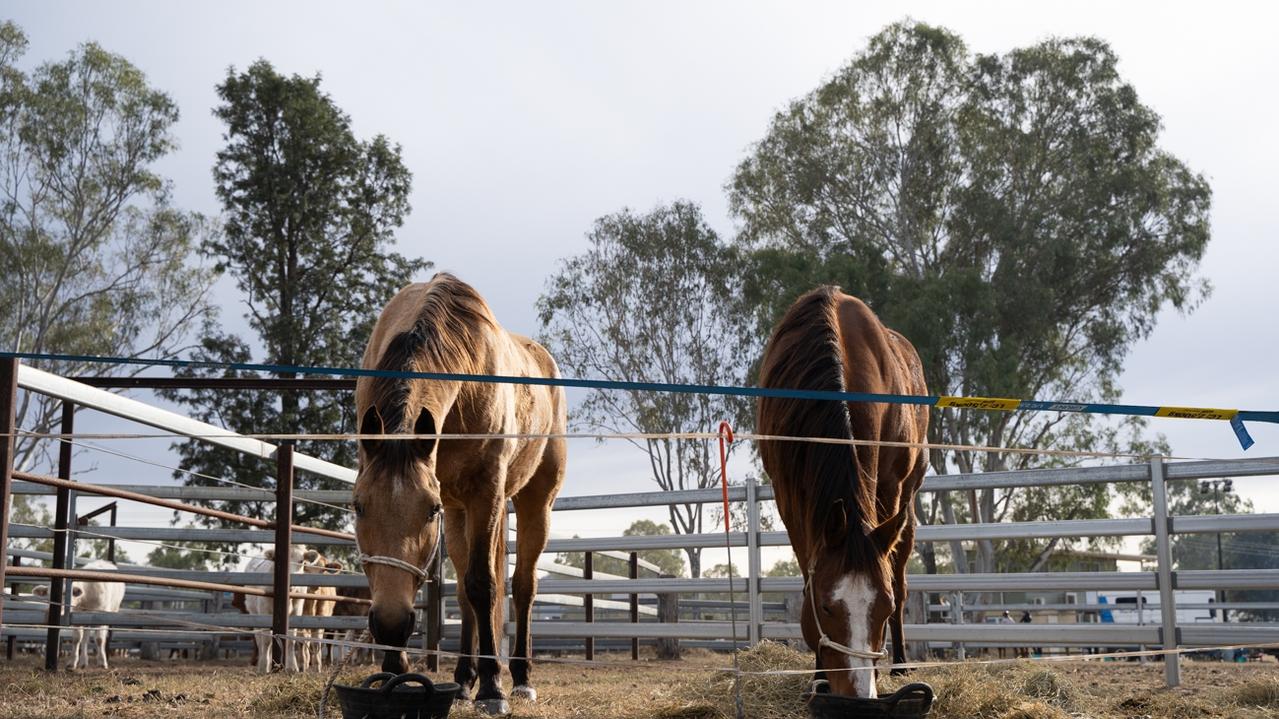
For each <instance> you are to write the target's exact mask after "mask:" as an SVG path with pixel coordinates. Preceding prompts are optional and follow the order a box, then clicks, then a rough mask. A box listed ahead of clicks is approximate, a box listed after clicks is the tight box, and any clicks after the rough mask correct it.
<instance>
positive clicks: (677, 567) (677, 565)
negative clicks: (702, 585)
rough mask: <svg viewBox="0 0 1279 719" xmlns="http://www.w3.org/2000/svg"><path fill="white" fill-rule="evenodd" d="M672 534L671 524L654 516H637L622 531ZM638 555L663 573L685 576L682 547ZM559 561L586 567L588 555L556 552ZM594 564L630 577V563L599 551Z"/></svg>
mask: <svg viewBox="0 0 1279 719" xmlns="http://www.w3.org/2000/svg"><path fill="white" fill-rule="evenodd" d="M670 533H671V527H670V525H669V524H666V523H665V522H662V523H658V522H654V521H653V520H651V519H637V520H635V521H634V522H632V523H631V526H629V527H627V528H626V530H625V531H623V532H622V536H624V537H664V536H667V535H669V534H670ZM636 554H638V555H639V558H640V559H642V560H644V561H646V562H650V563H652V564H655V565H657V566H658V567H660V568H661V572H662V574H668V575H670V576H672V577H682V576H684V560H683V558H681V557H680V555H679V550H676V549H647V550H644V551H642V552H637V553H636ZM555 561H556V563H558V564H564V565H567V566H570V567H578V568H582V567H585V566H586V555H585V554H584V553H582V552H564V553H562V554H558V555H556V557H555ZM591 567H592V569H594V571H597V572H602V573H605V574H616V575H618V576H621V577H625V576H627V572H628V571H630V570H629V568H628V567H627V566H626V562H624V561H622V560H621V559H617V558H615V557H609V556H605V555H603V554H596V555H595V556H594V557H592V558H591Z"/></svg>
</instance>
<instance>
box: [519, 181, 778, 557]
mask: <svg viewBox="0 0 1279 719" xmlns="http://www.w3.org/2000/svg"><path fill="white" fill-rule="evenodd" d="M587 240H588V243H589V246H588V248H587V250H586V251H585V252H584V253H582V254H580V255H577V256H575V257H571V258H569V259H567V260H564V261H563V262H562V263H561V264H560V267H559V269H558V271H557V272H556V273H555V274H554V275H553V276H552V277H551V278H550V279H549V280H548V282H547V288H546V291H545V292H544V294H543V295H542V296H541V297H540V298H539V299H538V304H537V306H538V311H539V313H540V317H541V322H542V329H543V336H544V341H545V343H546V346H547V348H548V349H549V350H550V351H551V354H552V355H553V356H554V357H555V358H556V361H557V362H559V365H560V368H561V370H563V371H564V373H565V374H569V375H572V376H578V377H590V378H595V379H605V380H629V381H650V382H667V383H675V384H741V383H742V382H743V381H744V380H745V378H746V371H747V368H748V366H749V364H750V361H751V360H752V359H753V358H752V357H751V356H750V355H749V354H747V353H745V352H742V351H740V349H739V347H738V344H739V337H740V336H741V333H742V332H743V331H744V327H743V324H742V322H741V320H740V317H741V315H740V314H739V313H737V312H735V311H733V310H734V301H733V297H734V295H733V292H734V289H735V288H734V284H733V278H734V276H735V275H734V262H733V257H732V253H731V251H730V250H729V248H728V247H726V246H725V245H724V243H722V242H721V241H720V239H719V236H718V235H717V234H716V233H715V231H714V230H712V229H711V228H710V226H709V225H707V224H706V222H705V220H703V219H702V215H701V211H700V209H699V208H698V207H697V206H696V205H693V204H691V203H688V202H675V203H673V204H670V205H665V206H661V207H657V208H656V209H654V210H652V211H651V212H648V213H644V214H637V213H635V212H632V211H630V210H622V211H621V212H618V213H615V214H612V215H607V216H605V217H602V218H600V219H599V220H597V221H596V222H595V227H594V228H593V229H592V230H591V232H590V234H589V235H588V236H587ZM750 411H751V404H750V403H749V402H745V401H743V400H742V399H741V398H736V397H724V396H719V395H712V394H680V393H668V392H646V391H635V390H592V391H591V392H589V393H588V394H587V395H586V397H585V398H584V399H583V400H582V401H581V402H579V403H578V404H577V405H576V407H575V408H574V410H573V412H572V413H571V415H572V417H571V421H572V423H573V425H574V427H575V428H577V429H580V430H587V431H600V432H608V433H617V434H653V433H657V434H672V433H681V432H713V431H715V428H716V427H717V426H718V425H719V423H720V422H721V421H722V420H728V421H730V422H732V423H733V424H734V425H735V426H741V423H742V422H744V421H748V420H747V418H748V417H749V416H750ZM625 441H627V442H629V443H630V444H631V445H632V446H634V447H636V448H638V449H639V450H640V451H641V452H642V453H643V454H644V456H645V457H646V458H647V459H648V468H649V471H650V474H651V477H652V479H653V481H654V482H656V483H657V485H658V486H659V487H661V488H662V489H663V490H667V491H671V490H681V489H705V488H708V487H714V486H716V485H717V484H718V483H719V480H720V466H719V449H718V446H717V445H716V444H715V443H714V442H713V441H707V440H704V439H696V440H687V439H671V438H639V437H635V438H628V439H626V440H625ZM703 519H704V517H703V511H702V506H701V505H700V504H676V505H671V507H670V520H671V526H672V527H674V529H675V532H676V533H680V534H696V533H700V532H701V531H702V526H703ZM685 551H686V553H687V555H688V562H689V571H690V573H691V575H692V576H694V577H697V576H700V575H701V551H700V550H699V549H696V548H690V549H687V550H685Z"/></svg>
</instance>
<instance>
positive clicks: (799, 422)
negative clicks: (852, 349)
mask: <svg viewBox="0 0 1279 719" xmlns="http://www.w3.org/2000/svg"><path fill="white" fill-rule="evenodd" d="M840 295H841V292H840V290H839V288H838V287H833V286H823V287H819V288H817V289H815V290H812V291H810V292H808V293H807V294H805V295H804V296H803V297H801V298H800V299H799V300H797V301H796V302H795V304H794V305H792V306H791V308H790V309H789V310H788V311H787V313H786V315H785V316H784V317H783V318H782V320H781V322H779V323H778V324H777V327H776V328H775V329H774V330H773V336H772V338H771V339H770V340H769V344H768V347H769V349H768V352H767V353H766V356H765V358H764V363H763V365H762V366H761V367H760V386H762V387H770V388H784V389H805V390H824V391H831V392H843V391H845V388H846V385H845V380H844V376H845V375H844V370H845V368H844V356H845V355H844V348H843V344H842V341H841V336H840V332H839V323H838V321H837V318H836V309H837V306H838V303H839V298H840ZM757 426H758V431H759V432H760V434H766V435H769V434H771V435H781V436H790V437H828V438H832V439H850V438H852V436H853V431H852V424H851V421H850V418H849V413H848V403H846V402H840V401H832V400H811V399H791V398H779V397H764V398H761V399H760V402H759V415H758V418H757ZM759 451H760V458H761V460H763V463H764V466H765V467H766V468H767V469H768V470H769V472H770V474H771V475H773V476H772V480H773V483H774V484H779V483H784V484H785V485H786V488H787V489H788V490H789V492H792V493H796V494H798V495H800V497H801V499H800V501H799V502H798V503H797V506H800V507H803V508H804V510H805V511H806V512H807V516H806V522H807V524H808V528H809V532H810V536H811V537H812V538H813V539H814V540H815V541H814V543H816V541H820V539H818V538H819V537H820V536H821V532H822V528H823V527H824V526H825V523H826V519H827V514H828V512H829V510H830V508H831V507H832V506H834V504H835V502H836V501H838V500H841V499H842V500H843V501H844V507H845V512H846V513H847V515H848V531H849V538H850V540H851V541H849V542H848V543H847V546H848V547H849V557H848V559H849V561H850V563H851V565H852V566H853V567H854V568H860V567H865V566H869V565H870V563H871V561H872V558H873V549H872V547H871V545H872V542H870V540H869V539H866V540H865V541H858V540H857V539H856V538H854V535H855V537H862V528H863V527H864V526H872V527H873V526H874V525H875V509H874V500H873V498H872V497H871V495H870V491H869V488H868V486H867V483H866V482H864V481H863V480H862V477H861V474H862V472H861V470H860V465H859V464H858V460H857V453H856V451H855V448H854V447H853V446H852V445H846V444H824V443H817V442H783V441H775V440H766V441H762V442H760V449H759ZM778 474H784V475H785V476H777V475H778Z"/></svg>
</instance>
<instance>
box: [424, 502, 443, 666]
mask: <svg viewBox="0 0 1279 719" xmlns="http://www.w3.org/2000/svg"><path fill="white" fill-rule="evenodd" d="M440 521H441V522H443V521H444V518H443V517H441V518H440ZM440 544H441V546H440V548H439V550H438V551H436V553H435V562H433V563H432V564H431V567H430V572H431V579H430V581H429V582H427V583H426V630H425V631H424V632H423V634H424V635H425V644H426V649H427V651H429V652H431V653H430V654H427V655H426V669H427V671H430V672H438V671H439V670H440V654H439V652H440V641H441V639H442V638H443V636H444V631H443V628H444V559H445V556H444V554H445V549H446V548H445V547H444V546H443V544H444V533H443V532H440Z"/></svg>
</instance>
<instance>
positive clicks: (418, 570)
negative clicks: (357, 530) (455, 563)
mask: <svg viewBox="0 0 1279 719" xmlns="http://www.w3.org/2000/svg"><path fill="white" fill-rule="evenodd" d="M442 527H443V522H440V521H439V520H438V519H437V520H436V523H435V547H434V548H433V549H432V550H431V556H429V557H427V558H426V564H424V565H422V566H421V567H419V566H417V565H416V564H413V563H411V562H406V561H404V560H403V559H396V558H395V557H384V556H382V555H379V554H365V553H364V550H362V549H360V540H359V538H358V537H357V538H356V540H355V551H356V552H359V559H360V564H361V565H365V566H367V565H369V564H381V565H383V566H387V567H395V568H396V569H402V570H404V571H406V572H408V573H409V574H412V575H413V576H415V577H417V583H418V585H419V586H421V585H422V584H423V583H424V582H426V581H427V579H428V577H430V575H429V574H428V573H427V571H426V567H429V566H431V562H434V561H435V557H436V555H438V554H439V553H440V538H441V530H442Z"/></svg>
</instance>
